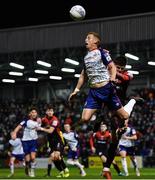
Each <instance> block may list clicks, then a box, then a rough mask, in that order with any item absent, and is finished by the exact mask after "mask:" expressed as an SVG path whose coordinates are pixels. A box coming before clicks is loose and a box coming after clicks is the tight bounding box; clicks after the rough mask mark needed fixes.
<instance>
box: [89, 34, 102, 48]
mask: <svg viewBox="0 0 155 180" xmlns="http://www.w3.org/2000/svg"><path fill="white" fill-rule="evenodd" d="M89 34H92V35H93V36H95V37H96V38H97V40H98V41H97V43H96V44H97V47H99V46H100V45H101V37H100V35H99V34H98V33H96V32H93V31H91V32H89V33H88V34H87V35H89Z"/></svg>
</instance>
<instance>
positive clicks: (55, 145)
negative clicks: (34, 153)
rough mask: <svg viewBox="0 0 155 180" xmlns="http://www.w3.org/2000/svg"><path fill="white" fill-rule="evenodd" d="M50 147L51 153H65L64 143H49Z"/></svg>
mask: <svg viewBox="0 0 155 180" xmlns="http://www.w3.org/2000/svg"><path fill="white" fill-rule="evenodd" d="M49 146H50V148H51V152H50V153H52V152H53V151H59V152H60V153H61V154H63V151H64V145H63V143H62V142H58V141H55V142H53V143H51V142H50V143H49Z"/></svg>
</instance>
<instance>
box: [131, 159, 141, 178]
mask: <svg viewBox="0 0 155 180" xmlns="http://www.w3.org/2000/svg"><path fill="white" fill-rule="evenodd" d="M130 159H131V161H132V164H133V166H134V168H135V171H136V175H137V176H140V171H139V168H138V163H137V159H136V157H135V156H134V155H132V156H130Z"/></svg>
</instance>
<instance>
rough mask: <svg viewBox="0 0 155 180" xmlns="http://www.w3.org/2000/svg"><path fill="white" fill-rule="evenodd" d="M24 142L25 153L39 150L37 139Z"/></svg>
mask: <svg viewBox="0 0 155 180" xmlns="http://www.w3.org/2000/svg"><path fill="white" fill-rule="evenodd" d="M22 144H23V150H24V153H25V155H27V154H30V153H31V152H37V146H38V144H37V140H29V141H22Z"/></svg>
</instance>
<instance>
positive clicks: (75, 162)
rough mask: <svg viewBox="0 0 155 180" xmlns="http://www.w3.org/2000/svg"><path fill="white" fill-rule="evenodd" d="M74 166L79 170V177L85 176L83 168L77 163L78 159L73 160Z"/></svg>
mask: <svg viewBox="0 0 155 180" xmlns="http://www.w3.org/2000/svg"><path fill="white" fill-rule="evenodd" d="M74 164H75V165H76V166H77V167H78V168H79V169H80V174H81V176H86V172H85V170H84V166H83V165H82V164H81V163H80V162H79V160H78V159H74Z"/></svg>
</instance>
